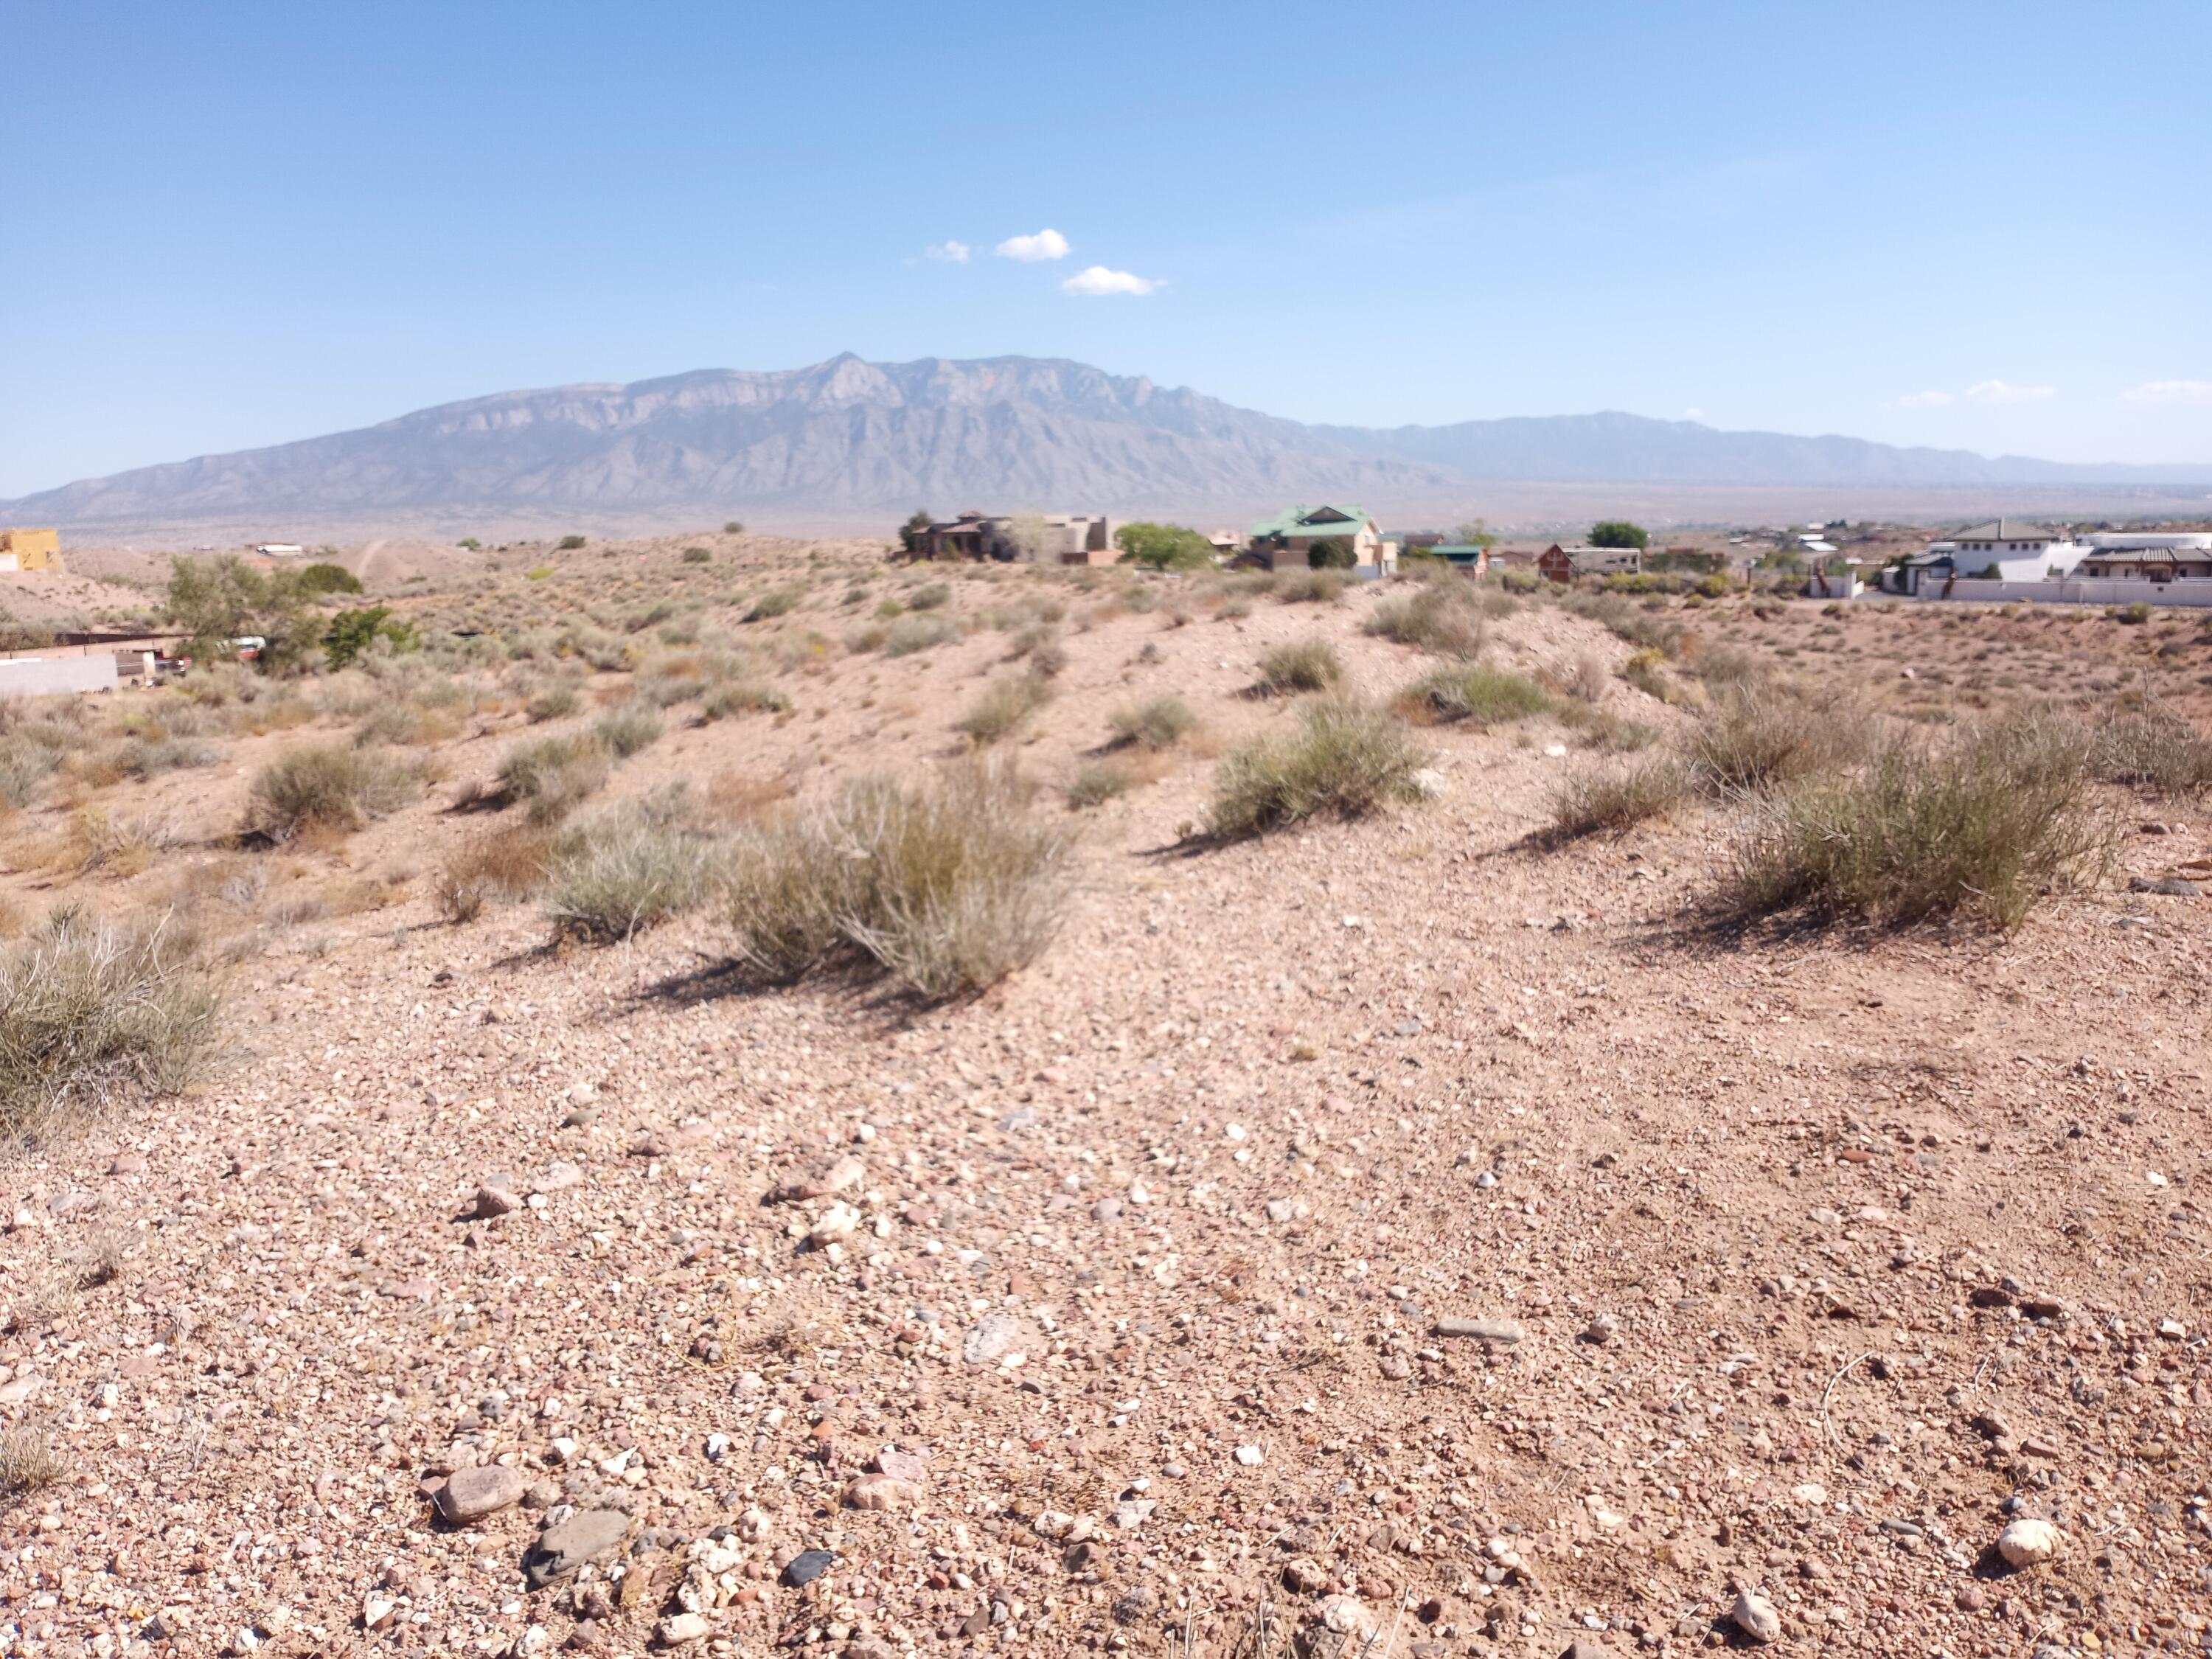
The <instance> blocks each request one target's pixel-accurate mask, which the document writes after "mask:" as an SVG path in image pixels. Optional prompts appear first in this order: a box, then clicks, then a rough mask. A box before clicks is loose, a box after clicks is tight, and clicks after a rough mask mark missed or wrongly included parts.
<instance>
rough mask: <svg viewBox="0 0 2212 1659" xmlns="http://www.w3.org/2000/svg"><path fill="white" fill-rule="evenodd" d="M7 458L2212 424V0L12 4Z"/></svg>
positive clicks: (2, 438) (2147, 433) (20, 481)
mask: <svg viewBox="0 0 2212 1659" xmlns="http://www.w3.org/2000/svg"><path fill="white" fill-rule="evenodd" d="M0 60H4V61H5V62H7V63H8V64H9V66H10V70H11V74H10V76H9V80H10V85H11V88H12V94H28V108H29V109H30V110H31V111H32V113H31V115H30V117H29V118H24V117H23V115H22V113H21V112H22V109H23V108H24V107H25V106H23V105H21V104H19V105H18V106H17V110H16V112H14V113H11V115H10V118H9V122H8V125H7V131H6V134H5V136H4V137H0V216H4V220H5V222H6V223H7V225H8V227H9V231H10V233H11V234H10V237H9V243H10V247H9V253H8V255H7V257H6V258H4V259H0V387H4V388H5V391H6V394H7V395H5V396H0V496H8V495H17V494H22V493H26V492H28V491H31V490H34V489H44V488H47V487H50V486H52V485H57V484H60V483H65V482H67V481H69V480H70V479H72V478H76V477H89V476H96V475H99V474H103V473H107V472H112V471H119V470H121V469H124V468H126V467H131V466H136V465H146V464H149V463H153V462H158V461H164V460H173V459H182V458H184V457H186V456H190V455H196V454H203V453H216V452H221V451H224V450H231V449H239V448H246V447H256V446H259V445H263V444H268V443H275V442H281V441H286V440H289V439H295V438H301V437H307V436H311V435H315V434H319V433H323V432H328V431H334V430H338V429H342V428H349V427H355V426H361V425H366V424H369V423H372V422H376V421H379V420H382V419H386V418H389V417H391V416H396V415H399V414H402V413H404V412H405V411H407V410H412V409H416V408H419V407H422V406H424V405H427V404H436V403H441V402H447V401H449V400H452V399H455V398H466V397H471V396H475V395H477V394H481V393H485V392H496V391H504V390H508V389H512V388H515V387H520V386H548V385H556V384H560V383H563V382H568V381H580V380H639V379H645V378H648V377H651V376H654V375H659V374H673V373H677V372H680V371H682V370H684V369H690V368H707V367H732V368H787V367H792V366H795V365H799V364H802V363H807V362H816V361H818V360H819V359H821V358H823V357H827V356H831V355H833V354H835V353H836V352H838V351H842V350H852V351H857V352H859V353H860V354H861V355H863V356H867V357H871V358H876V359H879V360H903V359H909V358H915V357H923V356H947V357H974V356H994V355H998V354H1001V353H1025V354H1030V355H1033V356H1060V357H1072V358H1076V359H1079V360H1081V361H1084V362H1091V363H1096V364H1097V365H1098V366H1100V367H1102V368H1107V369H1109V370H1112V371H1114V372H1115V373H1120V374H1149V375H1151V376H1152V378H1153V379H1154V380H1158V381H1161V382H1163V383H1166V384H1170V385H1188V386H1194V387H1196V388H1197V389H1199V390H1200V391H1201V392H1207V393H1210V394H1212V395H1213V396H1216V397H1219V398H1226V399H1228V400H1229V401H1231V402H1232V403H1236V404H1243V405H1246V406H1249V407H1252V408H1257V409H1262V410H1267V411H1269V412H1271V413H1273V414H1279V415H1286V416H1292V417H1295V418H1297V419H1301V420H1307V421H1321V422H1346V423H1355V424H1368V425H1396V424H1400V423H1403V422H1421V423H1425V424H1431V423H1437V422H1449V421H1455V420H1466V419H1471V418H1474V417H1478V416H1499V415H1534V414H1555V413H1571V412H1579V411H1585V410H1597V409H1622V410H1632V411H1634V412H1636V413H1638V414H1644V415H1651V416H1664V417H1669V418H1676V417H1683V416H1688V417H1691V418H1695V419H1700V420H1703V421H1705V422H1708V423H1710V424H1712V425H1715V426H1721V427H1729V428H1746V427H1749V428H1769V429H1776V430H1782V431H1790V432H1804V433H1814V432H1842V433H1849V434H1852V435H1859V436H1863V437H1869V438H1876V439H1881V440H1884V441H1890V442H1895V443H1913V444H1933V445H1938V446H1942V447H1960V448H1970V449H1976V450H1980V451H1983V452H1984V453H2023V454H2034V455H2041V456H2045V457H2050V458H2053V459H2065V460H2081V461H2100V460H2101V461H2134V462H2146V463H2155V462H2160V461H2182V462H2195V463H2204V462H2208V461H2212V214H2208V213H2207V211H2206V207H2205V201H2206V191H2207V187H2208V186H2207V180H2208V179H2212V166H2209V165H2208V163H2212V128H2208V126H2207V125H2206V124H2205V123H2204V122H2203V120H2202V119H2200V118H2198V116H2197V111H2198V110H2199V109H2201V106H2202V101H2203V71H2204V66H2205V64H2207V63H2212V5H2207V4H2205V3H2204V0H2170V3H2124V0H2123V3H2116V4H2112V5H2109V6H2103V7H2081V6H2079V5H2063V6H2062V5H2056V4H2042V3H2033V0H2030V3H2015V4H1980V3H1957V0H1939V3H1935V4H1929V3H1927V0H1919V3H1914V4H1888V3H1861V4H1852V5H1848V6H1846V5H1785V4H1781V3H1775V0H1767V3H1764V4H1756V5H1753V4H1718V3H1711V4H1663V3H1648V0H1647V3H1621V4H1573V3H1566V4H1560V5H1556V6H1550V7H1527V6H1519V5H1515V6H1505V5H1498V4H1489V3H1459V4H1452V5H1426V4H1407V3H1401V4H1398V5H1394V6H1386V7H1375V8H1367V9H1350V10H1347V9H1345V8H1343V7H1341V6H1321V5H1305V4H1297V3H1281V0H1276V3H1270V4H1267V5H1258V4H1245V3H1216V4H1212V5H1206V6H1192V5H1190V4H1188V0H1183V3H1177V4H1160V3H1152V0H1127V3H1123V4H1121V5H1117V6H1114V7H1110V8H1073V7H1064V8H1063V7H1037V6H1034V5H1022V6H1013V5H1006V4H978V5H970V6H967V7H961V8H951V9H947V8H922V7H913V6H906V5H896V6H894V5H883V4H849V3H848V4H836V3H820V0H817V3H813V4H806V5H799V4H760V5H738V4H727V3H725V4H709V3H704V0H632V3H627V4H624V5H622V6H619V7H617V6H614V5H609V4H600V5H588V4H581V3H567V0H531V3H529V4H526V5H525V4H510V3H496V0H484V3H471V4H465V5H453V4H451V3H443V4H425V3H416V0H388V3H383V4H379V5H376V6H353V7H331V6H297V7H292V6H278V5H275V4H243V3H232V0H198V3H196V4H194V5H191V6H178V5H175V4H173V3H164V4H153V3H134V0H115V3H108V4H104V5H100V6H96V7H93V6H82V7H81V6H59V5H46V4H37V3H29V0H0Z"/></svg>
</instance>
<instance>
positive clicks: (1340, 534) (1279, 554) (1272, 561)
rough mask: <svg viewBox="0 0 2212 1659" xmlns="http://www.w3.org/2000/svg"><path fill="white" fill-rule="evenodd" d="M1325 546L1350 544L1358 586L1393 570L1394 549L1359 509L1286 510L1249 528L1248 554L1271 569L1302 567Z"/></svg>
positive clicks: (1291, 508)
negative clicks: (1249, 545)
mask: <svg viewBox="0 0 2212 1659" xmlns="http://www.w3.org/2000/svg"><path fill="white" fill-rule="evenodd" d="M1326 542H1349V543H1350V544H1352V567H1351V568H1352V574H1354V575H1356V576H1358V578H1359V579H1360V580H1362V581H1373V580H1376V579H1377V578H1378V577H1382V576H1388V575H1391V574H1395V572H1396V570H1397V568H1398V544H1397V543H1395V542H1386V541H1384V540H1383V532H1382V531H1381V530H1380V529H1378V528H1377V527H1376V523H1375V520H1373V519H1371V518H1370V517H1369V516H1368V513H1367V509H1366V508H1365V507H1327V506H1323V507H1285V508H1284V509H1283V510H1282V511H1281V512H1280V513H1277V514H1275V516H1274V517H1273V518H1272V519H1263V520H1261V521H1260V522H1259V523H1258V524H1255V525H1254V526H1252V550H1253V551H1254V552H1255V553H1256V554H1258V555H1259V556H1260V557H1261V560H1262V561H1263V562H1265V563H1266V565H1267V568H1269V569H1270V570H1290V569H1303V568H1306V567H1308V566H1310V565H1311V564H1312V563H1313V561H1314V550H1315V549H1316V548H1317V547H1319V546H1320V545H1321V544H1323V543H1326Z"/></svg>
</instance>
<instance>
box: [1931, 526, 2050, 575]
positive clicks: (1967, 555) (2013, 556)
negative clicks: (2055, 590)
mask: <svg viewBox="0 0 2212 1659" xmlns="http://www.w3.org/2000/svg"><path fill="white" fill-rule="evenodd" d="M2082 551H2083V550H2082V548H2081V546H2080V545H2079V544H2077V543H2075V540H2074V538H2073V535H2072V533H2071V532H2068V531H2064V530H2049V529H2045V527H2044V526H2041V525H2033V524H2022V523H2021V522H2020V521H2019V520H2016V519H1995V520H1990V522H1989V523H1988V524H1980V525H1976V526H1973V528H1972V529H1971V530H1961V531H1960V532H1957V533H1956V534H1954V535H1952V536H1948V537H1946V538H1944V539H1943V540H1942V541H1939V542H1932V543H1930V544H1929V545H1928V547H1927V548H1926V549H1925V550H1923V556H1926V555H1929V554H1933V555H1938V556H1940V555H1942V554H1945V553H1948V554H1949V555H1950V556H1951V568H1952V569H1953V570H1954V571H1955V572H1956V573H1957V574H1960V575H1961V576H1986V575H1990V574H1994V575H1995V576H1996V579H1997V580H1999V581H2008V582H2039V581H2042V580H2045V578H2046V577H2049V576H2052V575H2059V576H2065V575H2070V574H2073V570H2074V567H2075V565H2076V564H2078V563H2079V562H2081V554H2082ZM1930 562H1931V563H1934V562H1939V561H1937V560H1931V561H1930Z"/></svg>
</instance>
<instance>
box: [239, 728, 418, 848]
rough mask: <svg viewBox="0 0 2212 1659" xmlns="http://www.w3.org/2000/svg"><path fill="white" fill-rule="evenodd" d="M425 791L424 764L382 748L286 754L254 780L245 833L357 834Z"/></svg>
mask: <svg viewBox="0 0 2212 1659" xmlns="http://www.w3.org/2000/svg"><path fill="white" fill-rule="evenodd" d="M422 787H423V777H422V768H421V766H420V765H418V764H416V763H415V762H413V761H411V760H409V759H404V758H402V757H399V756H398V755H394V754H392V753H391V752H390V751H389V750H384V749H356V748H355V747H353V746H352V745H351V744H310V745H307V746H305V747H301V748H298V749H288V750H285V751H284V752H283V754H281V755H279V756H278V757H276V759H275V760H273V761H271V762H270V763H269V764H268V765H266V766H264V767H263V768H262V769H261V771H260V773H259V774H258V775H257V776H256V777H255V778H254V780H253V789H252V793H251V795H249V796H248V798H247V801H246V825H245V829H246V833H247V834H248V835H261V836H266V837H268V838H269V839H270V841H279V842H282V841H289V840H291V839H292V837H293V836H296V835H299V834H300V833H301V831H303V830H307V829H337V830H343V831H351V830H355V829H360V828H361V827H362V825H364V824H366V823H368V821H369V820H370V819H372V818H380V817H384V816H385V814H386V813H387V812H394V811H398V809H399V808H401V807H402V806H404V805H407V803H408V802H410V801H411V800H413V799H415V798H416V796H418V795H420V794H421V793H422Z"/></svg>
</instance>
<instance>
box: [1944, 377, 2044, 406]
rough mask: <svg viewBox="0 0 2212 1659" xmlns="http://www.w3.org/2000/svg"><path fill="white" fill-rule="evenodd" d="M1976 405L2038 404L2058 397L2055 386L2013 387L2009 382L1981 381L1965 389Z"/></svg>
mask: <svg viewBox="0 0 2212 1659" xmlns="http://www.w3.org/2000/svg"><path fill="white" fill-rule="evenodd" d="M1966 395H1967V396H1968V397H1969V398H1972V399H1973V400H1974V401H1975V402H1976V403H1978V404H2039V403H2043V402H2045V401H2046V400H2047V399H2049V398H2056V397H2057V395H2058V388H2057V386H2015V385H2013V384H2012V382H2011V381H2009V380H1981V381H1978V382H1976V383H1975V384H1974V385H1972V386H1968V387H1967V388H1966Z"/></svg>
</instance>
